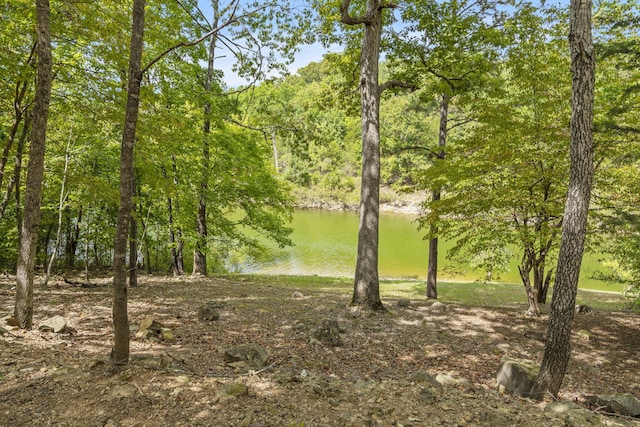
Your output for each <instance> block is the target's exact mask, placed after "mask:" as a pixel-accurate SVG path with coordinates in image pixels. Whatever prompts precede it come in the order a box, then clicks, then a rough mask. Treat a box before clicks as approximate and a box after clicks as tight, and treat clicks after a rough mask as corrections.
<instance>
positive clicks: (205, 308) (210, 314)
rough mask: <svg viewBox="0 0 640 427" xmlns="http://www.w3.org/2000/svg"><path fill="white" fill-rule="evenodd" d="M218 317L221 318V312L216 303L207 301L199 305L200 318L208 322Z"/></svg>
mask: <svg viewBox="0 0 640 427" xmlns="http://www.w3.org/2000/svg"><path fill="white" fill-rule="evenodd" d="M218 319H220V312H219V311H218V308H217V304H216V303H214V302H207V303H205V304H203V305H201V306H200V307H198V320H201V321H203V322H206V321H212V320H218Z"/></svg>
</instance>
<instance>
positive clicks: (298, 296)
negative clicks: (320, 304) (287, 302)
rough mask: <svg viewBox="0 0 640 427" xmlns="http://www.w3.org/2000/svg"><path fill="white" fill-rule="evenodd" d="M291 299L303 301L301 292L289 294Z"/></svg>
mask: <svg viewBox="0 0 640 427" xmlns="http://www.w3.org/2000/svg"><path fill="white" fill-rule="evenodd" d="M291 299H304V295H302V293H301V292H298V291H295V292H294V293H293V294H291Z"/></svg>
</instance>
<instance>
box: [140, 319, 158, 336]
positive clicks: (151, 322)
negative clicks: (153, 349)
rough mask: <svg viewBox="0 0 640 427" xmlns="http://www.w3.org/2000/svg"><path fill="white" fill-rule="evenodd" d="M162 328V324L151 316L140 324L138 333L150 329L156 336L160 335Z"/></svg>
mask: <svg viewBox="0 0 640 427" xmlns="http://www.w3.org/2000/svg"><path fill="white" fill-rule="evenodd" d="M162 328H164V325H163V324H162V323H160V322H158V321H157V320H156V319H155V318H154V317H153V316H149V317H146V318H145V319H144V320H142V322H140V326H139V327H138V332H140V331H144V330H146V329H148V330H150V331H152V332H154V333H155V334H159V333H160V332H161V331H162Z"/></svg>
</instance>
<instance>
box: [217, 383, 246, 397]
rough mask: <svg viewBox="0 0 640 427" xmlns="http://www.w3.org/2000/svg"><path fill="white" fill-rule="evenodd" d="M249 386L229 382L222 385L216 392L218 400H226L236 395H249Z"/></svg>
mask: <svg viewBox="0 0 640 427" xmlns="http://www.w3.org/2000/svg"><path fill="white" fill-rule="evenodd" d="M248 394H249V388H248V387H247V386H246V385H244V384H240V383H229V384H225V385H223V386H222V387H220V388H219V389H218V390H217V392H216V400H218V401H225V400H228V399H233V398H234V397H239V396H247V395H248Z"/></svg>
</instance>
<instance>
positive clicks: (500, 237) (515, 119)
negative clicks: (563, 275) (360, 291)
mask: <svg viewBox="0 0 640 427" xmlns="http://www.w3.org/2000/svg"><path fill="white" fill-rule="evenodd" d="M558 18H559V16H558V15H557V13H556V11H554V10H553V9H551V10H542V11H537V10H535V9H533V8H530V7H525V8H523V9H521V10H519V11H518V13H517V14H516V16H515V17H514V18H513V19H511V20H510V21H509V22H508V28H510V31H513V32H515V34H512V35H511V37H514V40H518V43H517V44H514V45H512V46H510V47H509V48H508V49H507V50H506V51H505V57H504V59H503V60H502V61H500V62H497V63H496V65H495V67H494V68H495V69H496V72H495V73H492V74H489V75H487V76H486V77H487V78H488V79H492V80H493V83H492V84H488V85H484V86H481V87H478V88H477V89H476V90H474V91H473V92H471V93H469V94H468V96H467V98H468V99H467V100H466V101H465V103H464V105H465V106H466V108H468V115H469V116H470V117H472V118H473V119H474V122H473V124H471V125H470V126H467V128H466V129H465V130H464V132H462V133H461V134H460V135H459V136H458V137H457V138H456V140H455V141H453V143H451V144H449V147H450V148H449V150H447V158H446V159H443V160H440V161H439V162H436V163H435V164H434V165H433V167H431V168H430V169H429V170H427V171H425V172H424V173H423V174H422V178H421V181H422V185H424V186H427V187H432V186H434V185H435V186H440V187H441V188H442V189H443V191H445V193H446V195H447V197H446V198H443V199H442V200H439V201H435V202H431V203H430V204H429V205H428V207H429V208H430V212H428V213H427V214H426V215H425V216H424V217H423V218H422V219H421V220H420V221H421V225H422V226H424V227H433V226H436V228H437V230H438V233H439V235H440V236H450V237H456V238H457V243H456V246H455V247H454V250H453V251H452V252H451V253H450V254H449V256H461V255H465V256H468V257H478V256H484V254H487V253H488V254H492V255H499V254H501V253H504V252H505V251H504V250H505V248H507V247H508V246H509V245H512V244H514V243H517V245H518V247H519V250H520V251H521V254H522V256H521V262H520V265H519V271H520V275H521V278H522V282H523V285H524V287H525V291H526V294H527V299H528V301H529V312H530V313H531V314H533V315H538V314H539V308H538V302H539V301H541V300H539V299H538V298H542V297H543V296H544V295H545V290H544V289H545V288H546V286H548V284H549V283H550V281H551V277H552V276H551V275H552V270H548V269H547V259H548V257H550V256H552V255H553V253H554V252H553V251H554V248H555V245H557V240H558V234H559V224H560V223H561V218H562V205H563V197H564V196H563V194H564V192H565V185H566V184H565V180H564V179H563V177H564V175H565V174H566V173H567V171H568V161H567V155H566V154H568V153H567V147H566V142H567V140H568V138H567V133H568V131H567V129H566V122H565V120H563V119H562V118H566V120H567V121H568V118H569V109H568V108H567V107H566V104H565V103H564V102H563V100H564V99H566V98H567V97H568V96H569V84H568V76H569V75H568V72H565V70H566V68H565V64H566V62H567V60H566V55H565V53H564V49H565V42H564V40H563V39H562V38H561V35H562V34H563V31H564V29H563V25H561V24H560V23H559V21H558ZM567 68H568V67H567ZM542 153H554V155H553V157H552V158H550V157H548V156H545V155H543V154H542ZM492 257H493V256H492ZM531 275H533V280H531V277H530V276H531Z"/></svg>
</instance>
